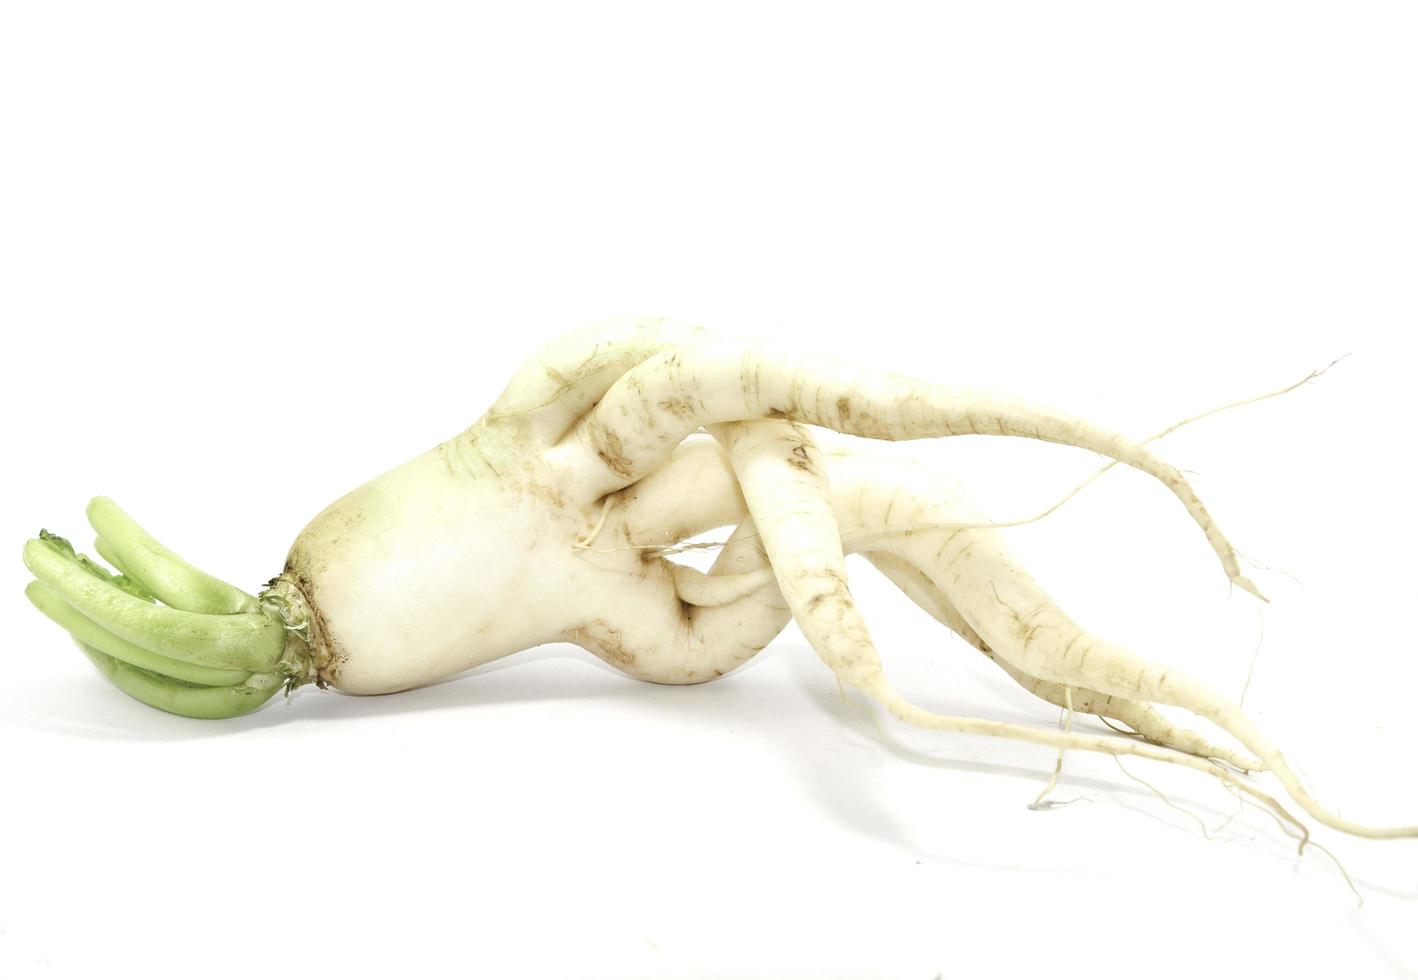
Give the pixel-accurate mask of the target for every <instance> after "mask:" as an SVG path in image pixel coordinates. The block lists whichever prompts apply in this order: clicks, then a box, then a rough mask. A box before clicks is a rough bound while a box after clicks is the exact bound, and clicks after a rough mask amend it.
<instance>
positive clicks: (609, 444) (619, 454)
mask: <svg viewBox="0 0 1418 980" xmlns="http://www.w3.org/2000/svg"><path fill="white" fill-rule="evenodd" d="M592 441H593V443H594V445H595V446H596V455H597V456H599V457H600V458H601V462H602V463H605V464H606V468H607V469H609V470H610V471H611V472H612V473H614V474H615V475H616V476H621V477H625V478H626V479H629V478H630V475H631V473H632V472H633V468H632V466H631V462H630V460H629V459H628V458H627V457H626V456H625V446H624V445H623V444H622V443H621V441H620V436H618V435H616V434H615V430H613V429H609V428H606V427H605V426H597V427H596V429H595V431H594V432H593V434H592Z"/></svg>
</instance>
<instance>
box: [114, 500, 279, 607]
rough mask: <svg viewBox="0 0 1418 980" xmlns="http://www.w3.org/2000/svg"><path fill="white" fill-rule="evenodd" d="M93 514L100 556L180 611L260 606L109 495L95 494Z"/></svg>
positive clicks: (251, 597) (252, 597)
mask: <svg viewBox="0 0 1418 980" xmlns="http://www.w3.org/2000/svg"><path fill="white" fill-rule="evenodd" d="M88 516H89V523H90V524H92V525H93V529H94V530H95V531H97V532H98V536H99V539H100V541H101V542H102V543H101V545H100V546H99V554H101V555H103V557H104V558H105V559H107V560H108V561H109V562H110V563H111V564H112V565H113V566H114V567H115V568H118V569H120V570H121V571H122V572H123V574H124V575H126V576H128V577H129V578H132V579H135V580H136V581H138V582H139V583H141V584H142V585H143V586H144V587H145V588H146V589H147V590H148V591H149V592H151V593H152V594H153V595H155V596H157V597H158V598H159V599H161V600H162V601H163V602H165V603H167V604H168V605H169V606H172V607H173V608H174V609H184V610H187V611H188V612H198V613H248V612H256V611H257V610H258V609H259V608H260V607H259V606H258V605H257V603H256V597H255V596H252V595H248V594H247V593H245V592H243V591H242V590H240V589H238V588H237V587H236V586H234V585H229V584H227V583H226V582H223V581H222V580H221V579H219V578H214V577H213V576H211V575H208V574H207V573H206V572H204V571H202V570H201V569H199V568H195V567H193V566H192V565H190V564H188V563H187V562H186V561H183V560H182V558H180V557H179V556H178V555H176V554H175V553H173V552H172V551H170V550H169V549H167V548H166V547H164V546H163V545H162V544H161V543H160V542H159V541H158V540H157V539H156V538H154V537H153V536H152V535H151V534H149V533H148V532H147V531H145V530H143V529H142V528H141V527H139V526H138V523H137V522H136V521H134V520H133V518H131V517H129V516H128V515H127V514H126V513H124V512H123V510H122V508H120V507H119V506H118V505H117V504H115V503H114V502H113V501H112V500H109V499H108V498H107V497H95V498H94V499H93V500H92V501H91V502H90V503H89V507H88Z"/></svg>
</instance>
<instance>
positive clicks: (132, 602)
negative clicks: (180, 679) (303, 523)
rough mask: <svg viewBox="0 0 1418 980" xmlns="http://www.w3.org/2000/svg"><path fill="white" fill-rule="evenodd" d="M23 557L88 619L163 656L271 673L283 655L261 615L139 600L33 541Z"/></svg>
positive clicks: (276, 629) (275, 627)
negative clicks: (197, 610) (212, 611)
mask: <svg viewBox="0 0 1418 980" xmlns="http://www.w3.org/2000/svg"><path fill="white" fill-rule="evenodd" d="M24 559H25V565H26V566H27V567H28V568H29V570H30V571H31V572H33V573H34V575H35V577H36V578H38V579H39V580H40V581H41V582H44V583H45V584H46V585H48V586H50V587H51V588H53V589H54V590H55V591H56V592H58V593H59V594H60V596H61V597H62V598H63V599H64V601H65V602H67V603H68V604H69V605H71V606H73V607H74V608H75V609H77V610H78V611H79V612H81V613H83V614H84V615H85V616H87V617H88V618H89V619H92V620H93V621H94V622H96V623H98V624H99V625H100V626H102V627H104V628H105V629H107V630H108V631H110V632H112V633H114V634H116V635H117V636H119V637H120V638H122V639H124V640H127V641H128V642H130V643H134V644H136V645H138V646H141V647H143V648H145V649H148V650H151V651H153V652H154V653H160V654H162V655H163V656H165V657H172V658H174V659H176V660H185V661H187V662H188V663H195V664H201V665H202V666H205V667H218V668H223V669H227V670H243V671H249V672H252V673H262V672H265V671H269V670H271V669H273V668H274V667H275V666H276V664H277V663H278V662H279V661H280V659H281V656H282V654H283V653H284V651H285V646H286V641H285V628H284V627H283V626H282V625H281V623H280V621H279V620H277V619H276V617H274V616H272V615H269V614H267V613H265V612H250V613H241V614H237V615H225V616H223V615H213V614H210V613H195V612H186V611H184V610H179V609H171V608H168V607H166V606H158V605H154V604H152V603H149V602H144V601H143V600H142V599H139V598H137V597H136V596H132V595H129V594H128V593H126V592H123V591H122V590H120V589H118V588H116V587H114V586H113V585H111V584H110V583H108V582H104V581H102V580H100V579H99V578H97V577H96V576H94V575H92V574H90V573H89V572H87V571H85V570H84V568H83V567H82V566H81V565H80V564H79V563H78V562H77V561H75V560H74V559H72V558H71V557H68V556H66V555H65V554H64V553H62V552H61V551H60V550H58V549H57V548H55V547H52V546H51V545H50V544H48V543H47V542H45V541H41V540H39V539H34V540H31V541H29V542H28V543H26V544H25V551H24Z"/></svg>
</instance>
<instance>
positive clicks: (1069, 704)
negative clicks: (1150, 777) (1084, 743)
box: [848, 538, 1264, 772]
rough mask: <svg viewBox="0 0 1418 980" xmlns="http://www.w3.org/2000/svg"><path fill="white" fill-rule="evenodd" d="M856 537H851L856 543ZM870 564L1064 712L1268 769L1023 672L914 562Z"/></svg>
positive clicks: (1138, 708)
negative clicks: (1096, 717) (961, 613)
mask: <svg viewBox="0 0 1418 980" xmlns="http://www.w3.org/2000/svg"><path fill="white" fill-rule="evenodd" d="M850 540H851V539H850V538H849V539H848V541H849V543H850ZM866 557H867V558H868V560H870V561H871V563H872V564H873V565H875V566H876V567H877V568H878V569H879V570H880V571H881V572H882V574H883V575H885V576H886V577H887V578H888V579H890V580H891V582H892V583H893V584H894V585H895V586H896V587H897V588H899V589H901V591H902V592H904V593H906V595H907V597H908V598H910V599H911V600H912V601H913V602H915V603H916V605H918V606H920V607H921V608H922V609H924V610H925V611H926V612H927V613H929V614H930V615H931V616H932V617H933V618H935V619H936V621H937V622H940V623H941V624H943V625H944V626H946V627H948V628H949V629H951V630H952V631H953V632H955V633H957V634H958V635H959V636H961V637H962V638H963V639H965V640H966V641H967V642H968V643H970V644H971V645H972V646H974V647H975V648H976V649H978V650H979V651H980V652H982V653H983V654H984V655H985V656H987V657H988V658H989V659H990V661H991V662H992V663H994V664H995V665H996V666H998V667H1000V668H1001V669H1002V670H1003V671H1004V672H1005V673H1006V674H1008V675H1009V676H1010V677H1011V678H1012V679H1013V680H1014V682H1015V683H1017V684H1018V685H1019V686H1020V687H1022V688H1024V690H1026V691H1028V692H1029V693H1030V694H1033V695H1034V696H1035V697H1037V698H1040V699H1041V700H1044V701H1047V702H1049V703H1050V704H1052V705H1055V706H1057V707H1059V708H1064V709H1069V710H1073V711H1077V712H1079V713H1081V714H1088V715H1096V716H1098V717H1099V718H1104V719H1112V720H1113V721H1116V722H1120V723H1122V724H1124V725H1127V726H1128V727H1129V728H1131V729H1132V730H1133V732H1134V733H1135V734H1136V735H1137V737H1139V738H1141V739H1143V740H1144V741H1148V742H1151V743H1152V744H1154V745H1161V746H1164V747H1166V748H1170V749H1175V750H1177V751H1178V752H1185V753H1187V754H1188V755H1195V756H1198V757H1200V758H1203V759H1216V760H1219V761H1221V762H1225V763H1227V764H1228V765H1231V766H1234V767H1235V768H1237V769H1241V770H1245V771H1248V772H1256V771H1259V770H1261V769H1263V768H1264V765H1263V764H1262V763H1261V761H1260V760H1259V759H1257V758H1255V757H1254V756H1251V755H1247V754H1246V753H1243V752H1238V751H1236V750H1235V749H1232V748H1230V747H1228V746H1223V745H1215V744H1213V743H1211V742H1210V741H1208V740H1207V739H1206V738H1204V737H1202V736H1201V735H1200V734H1198V733H1197V732H1194V731H1191V730H1189V729H1186V728H1180V727H1178V726H1177V725H1174V724H1172V723H1171V722H1170V721H1168V720H1167V718H1166V717H1165V716H1163V715H1162V713H1161V712H1159V711H1157V710H1156V709H1155V708H1153V707H1152V706H1151V705H1149V704H1145V703H1143V702H1140V701H1133V700H1130V699H1128V698H1123V697H1117V696H1114V695H1110V694H1100V693H1099V692H1097V691H1091V690H1089V689H1088V688H1081V687H1079V688H1075V687H1069V686H1068V685H1064V684H1057V683H1054V682H1051V681H1045V680H1040V679H1039V678H1037V677H1034V676H1031V675H1029V674H1026V673H1024V672H1023V671H1022V670H1019V669H1018V668H1017V667H1015V666H1014V665H1012V664H1011V663H1009V662H1008V661H1007V660H1004V659H1003V658H1001V657H1000V656H999V655H998V654H996V653H995V652H994V650H992V649H991V648H990V645H989V643H987V642H986V641H985V640H984V638H983V637H981V636H980V634H978V633H976V632H975V630H974V629H973V628H972V627H971V626H970V624H969V623H967V622H965V619H964V617H962V616H961V615H960V612H959V610H957V609H956V608H955V607H954V606H953V605H951V603H950V600H949V599H947V598H946V597H945V593H943V592H942V591H941V590H940V589H938V588H937V587H936V585H935V583H934V582H932V581H931V579H930V577H929V576H927V575H926V574H925V573H924V572H922V571H921V570H920V569H919V568H917V567H916V566H915V565H912V564H911V563H910V562H909V561H907V560H906V559H904V558H901V557H900V556H898V555H893V554H891V553H889V552H873V553H868V554H867V556H866Z"/></svg>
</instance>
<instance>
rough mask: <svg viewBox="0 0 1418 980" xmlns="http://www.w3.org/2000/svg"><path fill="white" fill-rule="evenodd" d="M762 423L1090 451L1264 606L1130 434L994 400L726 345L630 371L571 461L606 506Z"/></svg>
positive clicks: (572, 446) (1231, 555)
mask: <svg viewBox="0 0 1418 980" xmlns="http://www.w3.org/2000/svg"><path fill="white" fill-rule="evenodd" d="M763 418H779V419H792V420H795V421H799V422H806V423H811V424H814V425H821V426H825V427H827V428H831V429H835V430H837V431H839V432H844V433H848V434H851V435H857V436H865V437H868V438H875V439H890V440H899V439H922V438H931V437H940V436H954V435H1002V436H1017V437H1025V438H1031V439H1039V440H1042V441H1045V442H1053V443H1059V444H1063V445H1069V446H1076V447H1079V448H1083V449H1090V450H1092V451H1094V452H1098V453H1101V454H1102V455H1104V456H1107V457H1109V458H1111V459H1114V460H1117V461H1119V462H1123V463H1126V464H1127V465H1129V466H1132V467H1135V468H1137V469H1139V470H1141V471H1142V472H1145V473H1148V474H1149V475H1151V476H1153V477H1155V478H1156V479H1158V480H1160V481H1161V482H1162V483H1163V484H1164V485H1165V486H1166V487H1167V488H1168V489H1169V490H1171V491H1172V493H1173V494H1175V495H1176V496H1177V498H1178V499H1180V500H1181V501H1182V503H1183V505H1184V506H1185V507H1186V509H1187V511H1188V513H1190V514H1191V516H1192V518H1193V520H1194V521H1195V522H1196V523H1197V524H1198V525H1199V526H1200V527H1201V528H1202V530H1203V531H1204V533H1205V534H1206V537H1207V540H1208V542H1209V543H1210V544H1211V547H1212V549H1213V550H1214V551H1215V553H1216V555H1217V557H1218V559H1219V560H1220V561H1221V564H1222V567H1223V568H1224V569H1225V571H1226V574H1227V576H1228V577H1229V578H1230V580H1231V581H1232V582H1233V583H1234V584H1235V585H1237V586H1238V587H1240V588H1242V589H1244V590H1245V591H1247V592H1250V593H1252V594H1254V595H1256V596H1260V592H1259V590H1258V589H1257V588H1256V586H1255V584H1254V583H1253V582H1251V581H1250V580H1249V579H1248V578H1246V576H1245V575H1243V574H1242V573H1241V569H1240V564H1239V562H1238V560H1237V557H1236V552H1235V549H1234V548H1233V547H1232V546H1231V544H1230V542H1228V541H1227V540H1226V537H1225V536H1224V535H1223V534H1222V533H1221V530H1220V528H1219V527H1218V526H1217V525H1216V522H1215V521H1214V520H1213V519H1212V518H1211V515H1210V514H1209V513H1208V512H1207V510H1206V508H1205V507H1204V506H1203V505H1202V502H1201V500H1200V499H1199V498H1198V497H1197V495H1196V493H1195V491H1194V490H1193V489H1192V488H1191V486H1190V484H1189V483H1188V482H1187V481H1186V479H1185V477H1183V476H1182V474H1181V473H1180V471H1178V470H1177V469H1176V468H1175V467H1173V466H1171V465H1170V464H1168V463H1165V462H1163V461H1162V460H1161V459H1159V458H1158V457H1157V456H1156V455H1154V454H1153V453H1152V452H1151V451H1150V450H1148V449H1147V448H1146V447H1144V446H1141V445H1138V444H1137V443H1135V442H1131V441H1129V440H1127V439H1125V438H1124V437H1122V436H1121V435H1118V434H1116V433H1113V432H1109V431H1106V430H1104V429H1101V428H1099V427H1097V426H1094V425H1092V424H1090V423H1088V422H1085V421H1083V420H1081V419H1077V418H1073V417H1071V416H1068V415H1064V414H1062V413H1059V412H1056V411H1053V410H1051V409H1046V408H1042V407H1036V406H1030V405H1027V404H1024V403H1022V402H1020V401H1019V400H1017V399H1014V398H1008V397H1003V396H1000V395H997V394H993V393H988V392H979V391H971V390H968V389H964V388H956V387H946V386H942V385H934V384H928V383H925V382H921V381H913V380H910V379H906V378H901V377H898V376H895V375H887V374H880V373H875V372H869V371H865V370H862V369H860V368H857V367H855V366H853V365H849V364H844V363H841V362H837V361H832V360H826V359H820V358H802V357H798V356H794V355H791V354H786V353H777V352H773V351H769V350H764V349H760V348H758V347H752V346H747V345H743V344H736V343H733V342H730V341H722V340H720V341H712V342H705V343H700V344H692V345H689V346H687V347H683V348H678V349H674V350H670V351H666V352H664V353H661V354H657V355H656V356H654V357H651V358H649V359H648V360H646V361H644V362H642V363H640V364H639V365H637V366H635V367H633V368H631V369H630V370H629V371H627V372H626V373H625V375H624V376H622V377H621V378H620V379H619V380H617V381H616V382H615V383H614V384H612V385H610V387H609V388H608V389H607V390H606V392H605V394H604V396H603V397H602V398H601V399H600V401H599V402H598V403H597V404H596V405H595V406H594V407H593V408H591V409H590V410H589V411H587V412H586V414H585V416H584V417H583V418H581V420H580V421H579V422H578V423H577V424H576V426H575V428H574V429H572V431H571V432H570V433H569V434H568V436H567V439H566V440H565V441H566V442H567V443H569V445H568V447H567V450H568V455H569V457H570V458H572V459H583V460H585V461H586V471H585V478H586V484H587V485H589V486H591V487H592V488H593V489H592V494H593V496H600V495H601V494H603V493H606V492H610V491H612V490H615V489H618V488H620V487H624V486H626V485H628V484H630V483H633V482H634V481H636V480H638V479H640V478H641V477H642V476H644V475H645V474H646V473H648V472H650V471H651V470H653V469H654V468H655V467H657V466H658V465H659V464H660V463H661V462H663V461H664V459H665V458H666V457H667V456H668V455H669V453H670V452H671V451H672V450H673V448H674V447H675V446H676V445H678V444H679V443H680V442H681V441H682V440H683V439H684V438H685V437H686V436H687V435H689V434H690V433H691V432H693V431H694V430H695V429H697V428H699V427H701V426H709V425H712V424H714V423H720V422H729V421H733V420H748V419H763Z"/></svg>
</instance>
